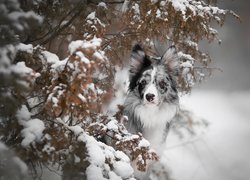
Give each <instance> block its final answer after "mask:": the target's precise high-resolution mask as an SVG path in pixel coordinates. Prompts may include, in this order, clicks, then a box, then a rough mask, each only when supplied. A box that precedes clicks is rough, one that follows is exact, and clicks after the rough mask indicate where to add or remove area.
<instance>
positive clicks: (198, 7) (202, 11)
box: [166, 0, 226, 20]
mask: <svg viewBox="0 0 250 180" xmlns="http://www.w3.org/2000/svg"><path fill="white" fill-rule="evenodd" d="M166 1H169V2H171V3H172V6H173V7H174V8H175V10H176V11H180V12H181V13H182V15H183V19H187V18H188V17H186V13H187V10H188V9H189V10H191V11H192V13H193V15H194V16H197V15H198V16H201V17H205V16H206V15H210V16H212V15H214V14H218V13H219V14H226V11H225V10H221V9H219V8H218V7H213V6H207V5H205V4H204V3H203V2H200V1H193V0H166ZM217 18H218V20H220V18H219V17H218V16H217Z"/></svg>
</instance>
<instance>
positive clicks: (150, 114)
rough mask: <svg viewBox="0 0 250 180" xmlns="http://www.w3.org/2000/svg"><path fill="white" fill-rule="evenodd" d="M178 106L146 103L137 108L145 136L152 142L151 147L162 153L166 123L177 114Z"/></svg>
mask: <svg viewBox="0 0 250 180" xmlns="http://www.w3.org/2000/svg"><path fill="white" fill-rule="evenodd" d="M177 109H178V107H177V106H176V105H170V104H164V105H163V106H161V107H159V106H153V105H144V106H140V107H138V108H137V109H136V111H137V112H136V113H137V114H138V115H139V116H140V120H141V122H142V124H143V128H144V131H143V136H144V137H145V138H146V139H147V140H148V141H149V142H150V144H151V147H152V148H153V149H155V150H156V151H157V152H158V153H161V150H162V143H164V142H163V140H164V132H165V128H166V123H167V122H170V121H171V119H172V118H173V117H174V116H175V114H176V112H177Z"/></svg>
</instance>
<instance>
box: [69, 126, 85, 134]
mask: <svg viewBox="0 0 250 180" xmlns="http://www.w3.org/2000/svg"><path fill="white" fill-rule="evenodd" d="M68 128H69V129H70V130H71V131H73V132H74V134H75V135H76V136H78V135H80V134H82V133H83V132H84V131H83V129H82V128H81V127H80V126H78V125H76V126H68Z"/></svg>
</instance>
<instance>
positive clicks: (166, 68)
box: [124, 45, 179, 155]
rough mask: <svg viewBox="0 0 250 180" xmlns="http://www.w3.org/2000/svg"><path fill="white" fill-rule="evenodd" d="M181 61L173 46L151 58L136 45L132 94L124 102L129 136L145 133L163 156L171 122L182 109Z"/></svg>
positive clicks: (132, 65) (133, 59) (133, 57)
mask: <svg viewBox="0 0 250 180" xmlns="http://www.w3.org/2000/svg"><path fill="white" fill-rule="evenodd" d="M178 69H179V62H178V56H177V53H176V49H175V47H174V46H171V47H169V48H168V49H167V51H166V52H165V53H164V55H163V56H162V57H161V58H159V59H157V58H152V57H151V58H150V57H149V56H147V55H146V54H145V52H144V50H143V49H142V48H141V47H140V46H139V45H135V46H134V48H133V51H132V54H131V59H130V70H129V81H130V82H129V92H128V95H127V97H126V99H125V102H124V113H125V115H126V116H127V117H128V121H127V124H126V127H127V129H128V131H129V132H130V133H135V134H136V133H142V135H143V137H145V138H146V139H147V140H148V141H149V142H150V145H151V147H152V148H153V149H155V150H156V152H157V153H158V154H159V155H160V154H161V152H162V151H161V150H163V146H162V145H164V142H165V140H166V136H167V132H168V130H169V126H170V121H171V120H172V119H173V117H174V116H175V115H176V113H177V111H178V109H179V97H178V92H177V87H176V86H177V85H176V80H175V79H176V76H177V75H178Z"/></svg>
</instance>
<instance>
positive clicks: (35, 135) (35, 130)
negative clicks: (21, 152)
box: [21, 119, 45, 147]
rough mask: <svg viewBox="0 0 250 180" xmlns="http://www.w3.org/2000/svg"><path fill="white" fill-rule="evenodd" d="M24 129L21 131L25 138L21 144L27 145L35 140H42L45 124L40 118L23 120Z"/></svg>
mask: <svg viewBox="0 0 250 180" xmlns="http://www.w3.org/2000/svg"><path fill="white" fill-rule="evenodd" d="M21 124H22V125H23V126H24V129H23V130H22V131H21V133H22V136H23V138H24V139H23V140H22V142H21V145H22V146H23V147H27V146H28V145H29V144H30V143H32V142H33V141H40V140H41V138H42V136H43V130H44V129H45V125H44V123H43V121H41V120H40V119H31V120H29V121H23V122H22V123H21Z"/></svg>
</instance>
